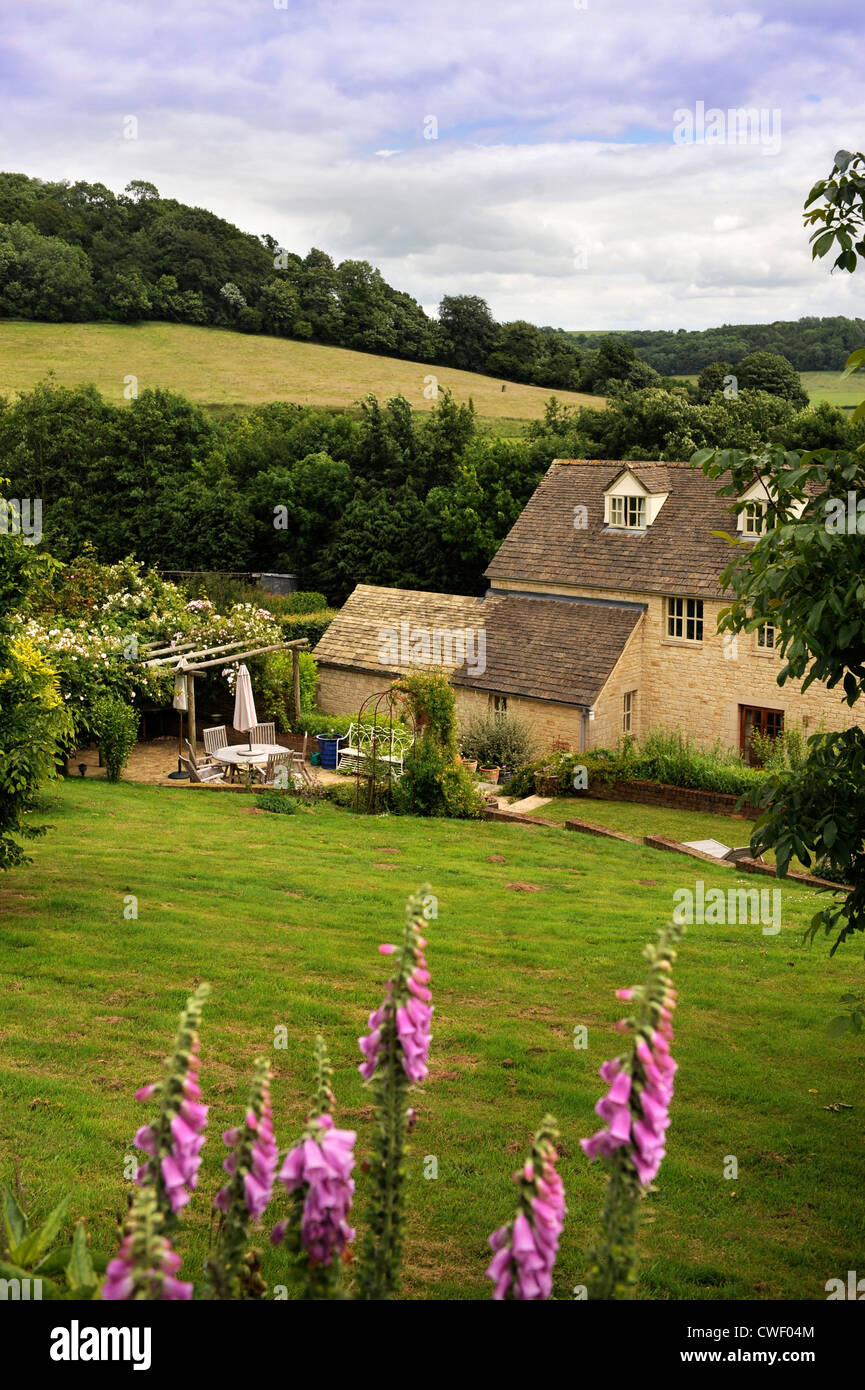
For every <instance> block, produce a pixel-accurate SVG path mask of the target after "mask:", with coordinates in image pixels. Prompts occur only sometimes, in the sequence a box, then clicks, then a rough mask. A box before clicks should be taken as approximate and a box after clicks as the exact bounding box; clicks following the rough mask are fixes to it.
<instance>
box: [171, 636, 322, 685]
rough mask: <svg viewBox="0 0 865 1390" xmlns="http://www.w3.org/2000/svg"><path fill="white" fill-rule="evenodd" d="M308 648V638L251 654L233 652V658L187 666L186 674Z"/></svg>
mask: <svg viewBox="0 0 865 1390" xmlns="http://www.w3.org/2000/svg"><path fill="white" fill-rule="evenodd" d="M308 646H309V639H308V638H307V637H298V638H295V640H294V641H293V642H274V643H273V644H272V645H271V646H269V647H256V648H255V649H254V650H253V651H250V652H232V654H231V656H218V657H215V658H214V660H213V661H196V663H195V665H194V666H187V667H186V668H185V674H186V675H187V676H188V675H189V674H190V673H191V674H193V675H195V674H197V672H199V671H206V670H208V669H209V667H211V666H224V665H225V663H226V662H229V663H230V662H234V661H245V660H246V659H247V657H251V656H264V654H265V652H288V651H292V650H294V649H295V648H301V647H308ZM214 650H215V651H218V650H219V649H218V648H214Z"/></svg>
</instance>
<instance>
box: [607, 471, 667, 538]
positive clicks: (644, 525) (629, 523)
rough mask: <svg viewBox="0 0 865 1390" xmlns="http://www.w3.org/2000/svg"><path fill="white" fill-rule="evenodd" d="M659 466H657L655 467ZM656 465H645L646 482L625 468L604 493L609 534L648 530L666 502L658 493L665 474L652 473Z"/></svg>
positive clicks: (662, 495) (664, 482)
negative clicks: (612, 532)
mask: <svg viewBox="0 0 865 1390" xmlns="http://www.w3.org/2000/svg"><path fill="white" fill-rule="evenodd" d="M658 467H660V465H658ZM654 469H655V465H645V472H646V474H647V475H648V478H649V481H648V483H646V482H644V481H643V477H642V476H640V477H637V475H636V474H635V473H634V472H633V470H632V469H631V468H628V467H624V468H622V470H621V472H620V473H618V474H617V476H616V477H615V478H614V479H613V481H612V482H611V483H610V486H609V487H608V488H607V490H606V491H605V493H604V525H605V526H607V527H609V529H610V530H611V531H647V530H648V529H649V527H650V526H651V525H652V523H653V521H654V520H655V517H656V516H657V515H658V512H659V511H660V510H661V508H662V507H663V505H664V503H665V502H666V500H667V496H668V494H667V493H666V492H665V491H661V490H660V486H661V485H662V484H666V473H664V474H663V475H661V474H658V475H657V476H656V475H655V473H654Z"/></svg>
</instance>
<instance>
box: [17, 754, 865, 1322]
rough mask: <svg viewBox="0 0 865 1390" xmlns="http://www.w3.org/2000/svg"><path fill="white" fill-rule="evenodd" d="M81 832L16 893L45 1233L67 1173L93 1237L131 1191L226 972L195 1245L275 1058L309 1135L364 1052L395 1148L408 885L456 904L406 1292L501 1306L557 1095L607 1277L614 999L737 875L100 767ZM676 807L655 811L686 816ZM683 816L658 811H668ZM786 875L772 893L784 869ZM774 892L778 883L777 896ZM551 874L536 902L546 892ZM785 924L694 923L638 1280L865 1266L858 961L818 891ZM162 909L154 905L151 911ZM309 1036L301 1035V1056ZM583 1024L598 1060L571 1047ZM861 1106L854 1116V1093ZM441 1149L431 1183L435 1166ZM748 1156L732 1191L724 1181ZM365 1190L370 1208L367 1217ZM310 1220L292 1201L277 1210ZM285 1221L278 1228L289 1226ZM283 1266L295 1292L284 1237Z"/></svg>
mask: <svg viewBox="0 0 865 1390" xmlns="http://www.w3.org/2000/svg"><path fill="white" fill-rule="evenodd" d="M51 800H52V803H53V804H52V805H51V807H50V811H49V813H48V815H49V819H50V820H51V822H53V827H54V828H53V829H52V830H50V831H49V833H48V835H47V836H46V837H45V838H43V839H41V840H38V841H35V842H34V844H33V848H32V854H33V857H34V863H33V864H32V865H31V866H28V867H25V868H23V869H21V870H16V871H14V872H12V873H10V874H8V875H7V876H6V878H5V879H4V882H3V885H2V888H0V912H2V915H3V930H2V933H0V1001H2V1003H0V1179H2V1180H7V1181H8V1180H9V1179H10V1177H11V1176H12V1173H13V1170H15V1169H16V1168H17V1170H18V1172H19V1173H20V1180H21V1186H22V1189H23V1194H24V1198H25V1201H26V1204H27V1205H28V1207H29V1209H30V1211H31V1213H32V1215H33V1216H34V1218H38V1217H40V1216H43V1215H44V1214H45V1213H46V1212H47V1210H48V1209H49V1208H50V1207H51V1206H52V1205H53V1204H54V1202H55V1201H57V1200H58V1199H59V1197H60V1196H61V1195H62V1194H63V1192H65V1191H66V1190H71V1192H72V1196H73V1201H72V1208H71V1214H70V1225H68V1226H67V1234H68V1233H69V1231H70V1230H71V1220H72V1219H74V1218H75V1217H77V1216H78V1215H82V1216H84V1217H85V1218H86V1220H87V1223H88V1226H89V1227H90V1229H91V1231H92V1235H93V1242H94V1246H95V1247H96V1248H102V1249H105V1248H106V1247H111V1246H112V1245H113V1241H114V1239H115V1220H116V1217H117V1214H119V1213H122V1212H123V1210H124V1208H125V1203H126V1196H127V1191H128V1185H127V1183H126V1182H125V1181H124V1164H125V1163H126V1162H127V1156H128V1155H130V1154H131V1153H132V1152H133V1150H132V1147H131V1142H130V1141H131V1138H132V1135H133V1134H134V1132H135V1130H136V1128H137V1126H138V1125H139V1124H141V1123H143V1122H144V1121H145V1120H146V1119H147V1115H148V1111H147V1109H146V1107H145V1106H142V1105H140V1104H137V1103H136V1102H135V1101H134V1100H133V1092H134V1090H135V1088H136V1087H138V1086H140V1085H141V1084H142V1083H144V1082H145V1081H148V1080H151V1079H154V1078H155V1077H157V1076H158V1075H159V1070H160V1060H161V1058H162V1056H163V1055H164V1053H165V1051H166V1050H167V1047H168V1045H169V1042H170V1039H171V1036H172V1032H173V1028H174V1024H175V1020H176V1014H177V1011H178V1009H179V1007H180V1005H181V1003H182V1000H183V998H184V997H185V995H186V993H187V992H188V990H189V989H190V987H191V986H192V985H193V984H194V983H195V982H197V981H199V980H201V979H207V980H209V981H210V982H211V983H212V986H213V993H212V997H211V1001H210V1003H209V1004H208V1007H207V1010H206V1013H205V1019H204V1024H203V1028H202V1059H203V1065H202V1084H203V1088H204V1091H205V1099H206V1100H207V1101H209V1102H210V1104H211V1105H212V1111H211V1121H210V1138H209V1140H208V1143H207V1145H206V1146H205V1150H204V1166H203V1169H202V1181H201V1184H200V1188H199V1192H198V1194H197V1196H196V1198H195V1200H194V1201H193V1202H192V1203H191V1204H190V1206H189V1207H188V1208H186V1213H188V1215H185V1219H184V1228H183V1231H182V1233H181V1236H180V1238H179V1240H178V1246H179V1248H180V1249H181V1251H182V1252H183V1254H184V1257H185V1260H184V1272H185V1273H186V1275H187V1276H190V1275H195V1274H196V1272H197V1270H198V1268H199V1266H200V1261H201V1258H202V1255H203V1253H204V1249H205V1244H206V1232H207V1224H208V1208H209V1202H210V1199H211V1198H212V1195H213V1193H214V1192H215V1190H216V1188H217V1186H218V1185H219V1182H220V1173H221V1170H220V1167H219V1165H220V1162H221V1159H222V1157H223V1154H224V1149H223V1147H222V1145H221V1143H220V1142H219V1134H220V1133H221V1131H222V1130H223V1129H224V1128H226V1127H227V1126H228V1125H229V1124H231V1123H234V1122H235V1117H236V1116H237V1115H238V1111H239V1107H240V1106H241V1104H242V1103H243V1098H244V1093H245V1088H246V1079H247V1076H248V1074H249V1070H250V1067H251V1064H252V1060H253V1058H254V1057H255V1056H256V1055H258V1054H261V1053H268V1054H269V1055H270V1056H271V1057H272V1058H273V1062H274V1065H275V1067H276V1070H277V1077H276V1081H275V1086H274V1104H275V1117H276V1127H277V1137H278V1139H279V1142H280V1145H281V1146H282V1147H284V1146H286V1145H287V1144H288V1143H290V1142H291V1141H292V1140H293V1139H294V1138H295V1137H296V1135H297V1133H298V1130H299V1127H300V1125H301V1123H302V1120H303V1117H304V1107H305V1095H306V1092H307V1090H308V1087H309V1080H310V1062H309V1049H310V1045H311V1040H312V1037H313V1034H314V1033H315V1031H316V1030H321V1031H323V1032H324V1033H325V1034H326V1035H327V1038H328V1041H329V1044H330V1049H331V1053H332V1056H333V1059H334V1062H335V1065H336V1078H335V1090H336V1095H337V1098H338V1106H337V1111H336V1113H337V1117H338V1122H340V1123H342V1124H344V1125H347V1126H349V1127H351V1128H357V1130H358V1131H359V1153H360V1156H363V1155H364V1154H365V1153H367V1152H368V1150H369V1140H370V1124H371V1110H370V1106H369V1099H368V1095H367V1093H366V1092H365V1091H364V1089H363V1086H362V1083H361V1081H360V1078H359V1076H358V1073H357V1071H356V1069H355V1067H356V1063H357V1061H358V1059H359V1054H358V1049H357V1037H358V1035H359V1034H360V1033H361V1032H362V1031H363V1029H364V1026H365V1021H366V1016H367V1014H368V1012H369V1011H370V1009H372V1008H373V1007H375V1006H376V1005H377V1004H378V1003H379V1001H380V998H381V993H382V985H383V981H384V978H385V975H386V970H387V966H386V962H385V961H384V960H383V958H382V957H381V956H380V955H378V953H377V949H376V948H377V946H378V944H379V942H381V941H387V940H393V939H394V934H395V933H396V932H397V930H398V929H399V925H400V923H401V920H402V908H403V903H404V900H405V898H406V896H407V894H408V893H409V891H410V890H412V889H413V888H415V887H416V886H418V885H419V884H420V883H422V882H424V881H429V883H430V884H431V887H432V890H433V892H434V893H435V894H436V895H437V897H438V899H439V915H438V918H437V919H436V920H435V921H433V922H431V923H430V931H429V947H428V951H427V954H428V957H429V961H430V966H431V969H432V973H433V980H432V988H433V993H434V1001H435V1005H436V1015H435V1021H434V1039H433V1044H432V1052H431V1073H430V1077H429V1078H428V1080H427V1082H426V1083H425V1084H424V1086H423V1088H422V1090H421V1092H420V1094H419V1096H418V1099H417V1100H416V1102H415V1103H416V1107H417V1109H418V1112H419V1119H418V1125H417V1129H416V1131H415V1135H414V1139H413V1152H412V1155H411V1157H410V1160H409V1169H408V1172H409V1187H410V1208H411V1219H410V1232H409V1244H408V1265H407V1278H406V1287H405V1293H406V1295H407V1296H409V1297H414V1298H423V1299H442V1298H461V1299H466V1298H478V1297H480V1298H485V1297H488V1296H489V1286H488V1284H487V1283H486V1282H485V1280H484V1277H483V1272H484V1269H485V1267H486V1263H487V1261H488V1258H489V1252H488V1250H487V1248H486V1237H487V1235H488V1234H489V1232H490V1231H492V1230H493V1229H494V1227H496V1226H498V1225H499V1224H500V1223H501V1222H502V1221H504V1220H506V1219H507V1218H508V1216H509V1215H510V1214H511V1213H512V1210H513V1189H512V1185H511V1183H510V1180H509V1179H510V1174H511V1172H512V1171H513V1169H514V1168H515V1167H516V1166H517V1164H518V1162H519V1160H520V1156H521V1155H522V1154H523V1153H524V1151H525V1148H526V1144H527V1141H528V1138H529V1135H530V1132H531V1130H532V1129H533V1127H534V1126H535V1125H536V1123H537V1122H538V1121H539V1119H540V1118H541V1116H542V1115H543V1114H544V1112H545V1111H546V1110H552V1111H553V1112H554V1113H555V1114H556V1115H557V1116H558V1118H559V1121H560V1125H561V1129H562V1132H563V1143H562V1162H561V1165H560V1166H561V1170H562V1173H563V1177H564V1180H565V1184H566V1188H567V1194H568V1206H569V1217H568V1221H567V1225H566V1230H565V1235H564V1238H563V1243H562V1249H561V1256H560V1261H559V1266H558V1285H557V1288H558V1296H559V1297H560V1298H569V1297H570V1296H571V1294H570V1291H571V1290H572V1288H573V1286H574V1285H575V1284H576V1283H578V1282H581V1281H582V1277H583V1274H584V1270H585V1260H584V1257H585V1251H586V1248H587V1246H588V1245H589V1243H590V1242H591V1240H592V1237H593V1232H594V1229H595V1219H596V1216H597V1212H598V1208H599V1203H600V1199H601V1192H602V1173H601V1171H600V1170H599V1168H598V1166H597V1165H592V1166H589V1165H588V1164H587V1163H586V1161H585V1160H584V1158H583V1156H582V1154H581V1151H580V1149H579V1139H580V1137H582V1136H584V1135H587V1134H590V1133H591V1132H592V1131H593V1130H594V1129H595V1128H596V1127H597V1123H598V1122H597V1119H596V1116H595V1115H594V1113H593V1107H594V1104H595V1102H596V1100H597V1099H598V1096H599V1094H600V1091H601V1089H602V1087H601V1083H600V1081H599V1079H598V1077H597V1075H596V1072H597V1067H598V1065H599V1064H600V1062H601V1061H602V1060H603V1059H604V1058H606V1057H609V1056H611V1055H614V1054H615V1052H616V1051H617V1050H618V1044H619V1039H618V1035H617V1034H616V1033H615V1032H614V1030H613V1023H614V1020H615V1019H616V1017H617V1016H618V1009H619V1008H620V1006H619V1005H617V1003H616V1001H615V999H614V997H613V991H614V990H615V989H616V988H618V987H621V986H623V985H627V984H631V983H633V982H634V981H635V980H636V979H637V978H639V974H640V971H641V961H640V951H641V949H642V946H643V943H644V941H645V940H646V939H647V938H648V937H649V936H650V935H651V934H652V933H653V931H654V929H655V928H656V927H657V926H658V925H659V924H661V923H662V922H663V921H664V920H665V919H666V918H667V917H668V915H669V913H670V910H671V906H672V893H673V891H674V889H675V888H677V887H681V886H683V885H687V884H688V883H689V882H693V879H694V877H695V876H696V875H699V876H700V877H702V878H703V879H704V880H705V881H706V883H707V886H708V885H712V884H716V885H720V886H723V887H725V888H727V887H730V886H735V885H737V884H744V886H746V887H753V886H754V881H753V879H751V880H749V879H747V876H743V877H742V878H741V879H740V878H739V877H738V876H737V875H736V874H735V873H733V872H732V871H731V870H722V869H718V870H716V869H714V868H713V867H712V866H710V865H705V866H704V865H702V864H700V865H698V866H696V867H695V866H694V865H693V864H691V863H690V862H688V861H684V860H681V859H679V858H678V857H675V856H673V855H664V854H660V853H657V852H655V851H652V850H649V849H646V848H639V847H633V846H630V845H622V844H617V843H614V842H611V841H602V840H594V839H590V838H589V837H585V836H579V835H573V834H569V833H567V832H565V831H563V830H559V829H550V830H545V829H536V830H531V829H528V830H527V829H525V828H523V827H519V826H508V825H506V824H500V823H465V822H447V821H422V820H417V819H409V818H406V819H397V818H375V819H366V818H357V817H354V816H352V815H350V814H348V813H346V812H343V811H339V810H337V809H336V808H335V807H332V806H329V805H321V806H319V807H317V808H316V809H315V810H314V811H313V812H301V813H299V814H297V815H296V816H291V817H289V816H268V815H266V814H264V813H262V812H257V811H255V810H254V809H253V806H252V804H251V800H250V799H249V798H247V797H244V796H242V795H231V796H230V795H216V794H213V793H208V792H201V793H198V794H194V793H191V792H188V791H185V790H182V789H175V788H172V789H168V788H156V787H144V786H135V785H129V784H121V785H120V786H117V787H112V786H110V785H108V784H106V783H99V782H93V783H91V781H90V780H89V779H88V780H87V781H79V780H78V779H76V780H75V782H67V783H64V784H61V785H60V786H59V787H58V788H57V790H56V792H52V798H51ZM664 814H665V813H663V812H659V813H658V815H659V819H660V818H662V817H663V816H664ZM659 828H661V827H660V824H659ZM761 884H762V881H761ZM772 886H774V885H772ZM533 890H534V891H533ZM781 892H782V895H783V926H782V930H781V932H780V934H779V935H777V936H764V935H763V934H762V933H761V931H760V928H759V926H725V927H718V926H715V927H710V926H697V927H694V928H692V929H691V931H690V934H689V936H688V937H686V940H685V943H684V945H683V947H682V950H681V953H680V958H679V962H678V964H677V967H676V982H677V984H678V986H679V990H680V1007H679V1010H678V1014H677V1024H676V1033H677V1036H676V1041H675V1046H674V1051H675V1054H676V1056H677V1058H678V1060H679V1063H680V1071H679V1073H678V1077H677V1094H676V1097H675V1100H674V1103H673V1112H672V1114H673V1124H672V1128H671V1130H670V1133H669V1140H668V1157H667V1159H666V1161H665V1163H664V1166H663V1168H662V1170H661V1173H660V1176H659V1181H658V1191H657V1192H656V1193H655V1194H654V1195H653V1196H652V1197H651V1198H650V1203H649V1204H650V1206H651V1208H652V1211H653V1214H654V1217H655V1220H654V1222H653V1223H652V1224H651V1225H648V1226H647V1227H646V1228H645V1231H644V1234H643V1238H642V1247H643V1252H644V1260H643V1285H642V1296H643V1297H654V1298H663V1299H673V1298H688V1297H695V1298H703V1299H718V1298H720V1299H731V1298H762V1299H776V1298H783V1297H794V1298H803V1299H823V1298H825V1289H824V1286H825V1283H826V1280H827V1279H829V1278H831V1277H835V1276H839V1275H840V1276H843V1275H844V1274H845V1271H846V1270H848V1269H855V1268H856V1267H857V1261H861V1252H862V1237H863V1229H865V1182H863V1179H865V1157H863V1152H862V1142H861V1087H862V1065H863V1058H862V1046H861V1042H857V1041H856V1040H855V1039H851V1038H846V1039H844V1040H842V1041H841V1042H829V1041H827V1039H826V1036H825V1026H826V1023H827V1020H828V1019H829V1018H830V1017H832V1016H833V1015H834V1014H835V1013H837V1011H838V1006H837V999H838V996H839V995H840V994H841V993H842V992H843V991H844V990H845V989H849V988H852V987H857V986H860V982H861V961H860V960H859V957H858V953H857V952H855V951H847V952H846V953H845V952H841V953H840V954H839V956H837V957H835V959H834V960H830V959H829V958H828V954H827V950H826V947H825V946H824V945H818V946H815V947H814V948H813V949H808V948H806V947H803V945H802V943H801V935H802V929H803V928H804V926H805V924H806V923H807V921H808V920H809V918H810V916H811V915H812V913H813V912H814V910H815V903H816V902H817V899H816V897H815V895H814V894H813V893H811V892H810V891H809V890H806V889H803V888H802V887H783V888H782V889H781ZM129 894H134V895H135V896H136V897H137V899H138V918H137V920H126V919H125V918H124V915H123V908H124V898H125V897H126V895H129ZM283 1024H284V1025H286V1027H287V1029H288V1037H289V1047H288V1050H287V1051H277V1050H274V1049H273V1046H272V1044H273V1039H274V1029H275V1028H277V1027H279V1026H280V1025H283ZM581 1024H585V1025H586V1026H587V1027H588V1031H589V1047H588V1050H587V1051H579V1050H575V1048H574V1046H573V1038H574V1030H575V1028H576V1027H577V1026H578V1025H581ZM839 1102H840V1103H841V1104H844V1105H851V1106H853V1107H855V1108H854V1109H852V1110H846V1109H842V1110H833V1109H831V1107H832V1106H833V1105H835V1104H836V1103H839ZM428 1155H434V1156H436V1157H437V1159H438V1172H439V1175H438V1178H437V1180H435V1181H426V1180H425V1179H424V1177H423V1170H424V1161H425V1158H426V1157H427V1156H428ZM728 1155H734V1156H736V1158H737V1160H738V1164H739V1176H738V1179H737V1180H736V1181H728V1180H725V1179H724V1177H723V1171H724V1164H725V1161H727V1156H728ZM363 1185H364V1179H363V1175H362V1174H360V1173H358V1189H359V1192H358V1196H359V1198H360V1203H359V1209H358V1212H357V1216H358V1220H357V1223H356V1224H357V1225H358V1228H359V1234H360V1231H361V1230H362V1225H363V1221H362V1213H363V1201H362V1189H363ZM271 1211H272V1213H273V1219H274V1220H276V1219H278V1217H279V1216H281V1215H283V1214H284V1199H281V1200H279V1201H277V1203H275V1205H274V1207H272V1208H271ZM269 1216H270V1214H269ZM265 1273H266V1276H267V1277H268V1279H269V1280H270V1281H271V1282H272V1283H278V1282H279V1254H278V1252H274V1251H272V1250H271V1249H270V1248H269V1247H268V1248H267V1250H266V1254H265Z"/></svg>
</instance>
